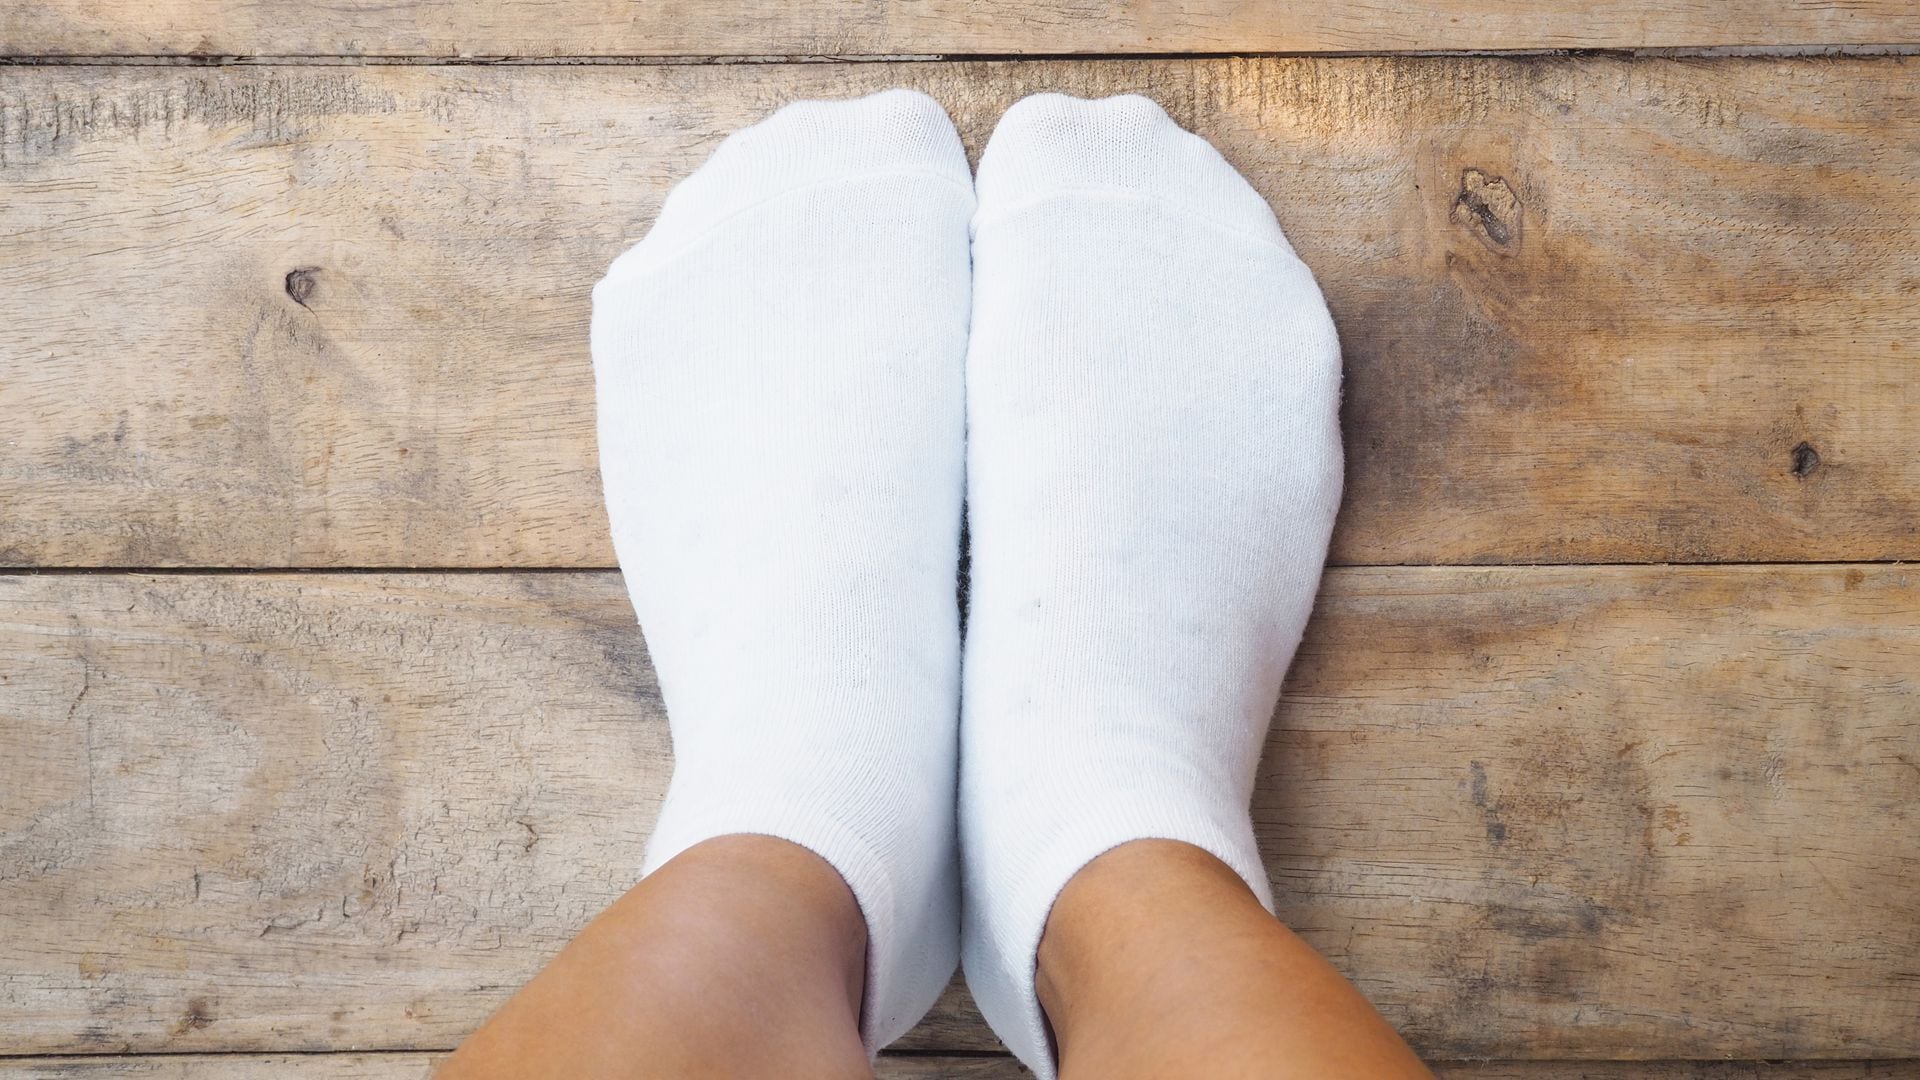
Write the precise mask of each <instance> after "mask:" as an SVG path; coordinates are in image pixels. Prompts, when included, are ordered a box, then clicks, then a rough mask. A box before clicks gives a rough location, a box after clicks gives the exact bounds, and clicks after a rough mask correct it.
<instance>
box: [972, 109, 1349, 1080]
mask: <svg viewBox="0 0 1920 1080" xmlns="http://www.w3.org/2000/svg"><path fill="white" fill-rule="evenodd" d="M975 190H976V192H977V194H978V199H979V211H978V213H977V215H976V217H975V219H974V241H973V259H974V310H973V322H972V335H971V340H970V342H969V345H968V353H967V417H968V446H967V484H968V489H967V497H968V515H969V521H970V525H971V537H972V558H973V563H972V574H971V577H972V585H971V588H972V591H971V600H970V605H969V609H968V625H967V642H966V673H965V678H964V692H963V695H962V701H963V708H964V713H963V716H962V719H961V783H960V835H961V849H962V852H963V875H962V876H963V880H964V883H965V900H964V903H963V905H962V906H963V912H964V914H963V927H962V954H963V956H964V961H965V964H966V971H967V982H968V984H969V985H970V986H971V987H972V989H973V994H974V997H975V998H976V999H977V1000H978V1001H979V1003H980V1008H981V1011H982V1012H983V1013H985V1014H986V1017H987V1019H988V1021H989V1022H991V1023H992V1025H993V1027H994V1030H995V1031H997V1032H998V1033H999V1034H1000V1037H1001V1038H1002V1039H1003V1040H1005V1041H1006V1043H1007V1045H1008V1046H1009V1047H1010V1048H1011V1049H1012V1050H1013V1051H1014V1053H1016V1054H1018V1055H1019V1056H1020V1058H1021V1060H1022V1061H1024V1062H1026V1064H1027V1065H1028V1066H1029V1067H1030V1068H1032V1069H1033V1070H1034V1071H1035V1072H1036V1073H1037V1074H1038V1075H1039V1076H1040V1077H1042V1078H1047V1077H1051V1076H1052V1075H1053V1073H1054V1062H1053V1059H1052V1057H1053V1055H1052V1051H1051V1049H1050V1048H1049V1046H1048V1041H1047V1035H1046V1028H1045V1026H1044V1024H1043V1022H1042V1018H1041V1012H1040V1007H1039V1005H1038V1003H1037V1002H1036V1000H1035V998H1034V991H1033V976H1034V953H1035V948H1036V946H1037V944H1038V942H1039V939H1040V934H1041V930H1042V928H1043V925H1044V923H1045V921H1046V918H1047V914H1048V911H1049V909H1050V908H1051V907H1052V905H1053V901H1054V898H1055V897H1056V896H1057V895H1058V894H1059V892H1060V889H1061V887H1062V886H1063V885H1065V884H1066V882H1067V880H1068V879H1069V878H1070V877H1072V876H1073V874H1074V873H1075V872H1076V871H1077V870H1079V869H1080V868H1081V867H1082V866H1084V865H1085V864H1086V863H1087V862H1088V861H1089V860H1091V859H1093V858H1094V857H1095V856H1097V855H1099V854H1101V853H1102V852H1104V851H1106V850H1108V849H1110V848H1112V847H1114V846H1116V845H1118V844H1121V843H1124V842H1126V841H1129V840H1135V839H1141V838H1149V837H1153V838H1162V839H1171V840H1183V841H1186V842H1188V843H1190V844H1194V845H1197V846H1199V847H1201V848H1204V849H1206V850H1207V851H1209V852H1212V853H1213V854H1214V855H1215V856H1217V857H1219V858H1220V859H1221V860H1222V861H1224V862H1225V863H1226V864H1227V865H1229V866H1231V867H1232V868H1233V869H1234V870H1235V871H1237V872H1238V873H1239V874H1240V875H1241V876H1242V877H1244V878H1245V879H1246V881H1247V884H1248V885H1249V886H1251V887H1252V889H1253V891H1254V892H1255V893H1256V894H1257V895H1258V896H1259V897H1260V899H1261V902H1262V903H1264V904H1267V906H1268V907H1269V908H1271V906H1272V904H1271V899H1270V894H1269V891H1268V885H1267V877H1266V873H1265V871H1264V869H1263V868H1262V865H1261V862H1260V853H1259V851H1258V850H1257V849H1256V847H1255V846H1254V837H1253V829H1252V825H1251V823H1250V822H1249V820H1248V816H1247V806H1248V801H1249V798H1250V797H1251V794H1252V791H1253V781H1254V771H1255V767H1256V765H1257V764H1258V760H1259V755H1260V747H1261V743H1262V741H1263V739H1264V736H1265V732H1266V730H1267V725H1268V721H1269V720H1270V718H1271V716H1272V712H1273V707H1274V702H1275V699H1276V698H1277V697H1278V695H1279V690H1280V681H1281V677H1282V676H1283V675H1284V674H1285V672H1286V668H1287V664H1288V662H1289V660H1290V659H1291V658H1292V655H1293V650H1294V647H1295V646H1296V645H1297V644H1298V643H1299V640H1300V633H1301V629H1302V627H1303V626H1304V624H1305V623H1306V620H1307V615H1308V613H1309V611H1310V610H1311V608H1312V606H1313V596H1314V591H1315V589H1316V587H1317V585H1318V582H1319V578H1320V569H1321V564H1322V563H1323V562H1324V560H1325V558H1326V550H1327V537H1328V534H1329V533H1330V532H1331V530H1332V527H1333V518H1334V512H1335V510H1336V509H1337V508H1338V506H1339V501H1340V475H1341V451H1340V429H1339V415H1338V413H1339V397H1340V350H1339V345H1338V343H1337V342H1336V340H1335V337H1334V329H1333V322H1332V319H1331V318H1330V317H1329V315H1328V313H1327V308H1326V304H1325V303H1324V302H1323V301H1322V299H1321V296H1320V290H1319V288H1318V287H1317V286H1316V285H1315V284H1314V280H1313V276H1312V274H1310V273H1309V272H1308V270H1307V268H1306V267H1305V266H1304V265H1303V264H1302V263H1301V262H1300V260H1299V259H1298V258H1296V257H1295V255H1294V253H1293V250H1292V248H1291V247H1290V246H1289V245H1288V244H1287V241H1286V239H1285V238H1284V237H1283V236H1282V235H1281V232H1280V227H1279V226H1278V225H1277V224H1276V223H1275V222H1274V218H1273V213H1272V211H1270V210H1269V209H1268V208H1267V205H1266V203H1265V201H1264V200H1262V199H1261V197H1260V196H1259V194H1257V193H1256V192H1255V191H1254V190H1253V189H1252V188H1251V187H1249V186H1248V185H1247V183H1246V181H1245V180H1244V179H1242V178H1241V177H1240V175H1239V174H1238V173H1237V172H1235V171H1234V170H1233V167H1232V166H1230V165H1228V164H1227V163H1226V161H1225V160H1224V159H1222V158H1221V157H1220V155H1219V154H1218V153H1217V152H1215V150H1214V149H1213V147H1211V146H1209V145H1208V144H1207V143H1206V142H1205V141H1204V140H1202V139H1200V138H1198V137H1196V136H1194V135H1191V134H1188V133H1187V132H1185V131H1182V130H1181V129H1180V128H1179V126H1178V125H1176V124H1174V123H1173V121H1172V120H1170V119H1168V118H1167V116H1166V114H1165V113H1163V112H1161V111H1160V109H1159V107H1157V106H1156V105H1154V104H1153V103H1152V102H1150V101H1147V100H1146V99H1145V98H1141V97H1118V98H1109V99H1107V100H1105V101H1092V102H1089V101H1081V100H1078V99H1075V98H1069V97H1063V96H1060V95H1057V94H1044V95H1040V96H1038V97H1030V98H1027V99H1026V100H1024V101H1022V102H1020V103H1019V104H1017V105H1015V106H1014V107H1013V108H1012V109H1010V110H1008V112H1007V114H1006V116H1005V117H1004V118H1003V119H1002V120H1001V121H1000V126H999V128H998V130H996V131H995V132H994V134H993V138H992V140H991V141H990V142H989V143H988V145H987V149H986V152H985V154H984V155H983V156H982V158H981V162H980V169H979V176H978V179H977V180H976V183H975Z"/></svg>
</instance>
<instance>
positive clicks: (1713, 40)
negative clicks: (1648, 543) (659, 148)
mask: <svg viewBox="0 0 1920 1080" xmlns="http://www.w3.org/2000/svg"><path fill="white" fill-rule="evenodd" d="M1916 41H1920V13H1917V12H1916V11H1915V10H1914V8H1913V6H1912V5H1911V4H1910V3H1908V2H1906V0H1850V2H1849V3H1845V4H1835V3H1825V2H1821V0H1764V2H1758V3H1742V2H1739V0H1578V2H1570V3H1554V4H1536V3H1527V2H1524V0H1366V2H1363V3H1354V4H1341V5H1314V4H1287V3H1282V2H1280V0H1257V2H1254V3H1247V2H1235V0H1197V2H1194V0H1189V2H1186V3H1180V4H1081V3H1069V2H1063V0H1051V2H1042V3H1015V2H1012V0H986V2H971V3H963V2H960V0H940V2H934V3H925V2H922V3H913V2H906V0H890V2H886V3H860V2H856V0H797V2H789V3H782V4H750V3H745V2H742V0H723V2H717V3H711V2H703V3H682V2H675V3H649V4H623V3H618V2H616V0H559V2H543V3H531V2H528V0H510V2H506V3H494V4H462V3H457V2H455V0H408V2H404V3H393V2H390V0H347V2H340V3H330V4H326V5H314V4H309V3H299V2H296V0H157V2H154V3H148V4H140V5H129V4H121V3H114V2H111V0H12V2H10V3H9V4H8V6H7V7H6V8H5V9H3V10H0V55H15V56H86V55H102V54H109V55H160V56H223V55H262V54H264V55H272V56H301V55H305V56H314V55H321V56H424V57H461V56H475V55H478V56H525V57H550V56H674V55H694V56H724V55H735V56H737V55H762V56H872V55H889V54H931V53H959V54H995V55H1023V54H1033V53H1044V54H1072V53H1177V52H1201V53H1221V52H1319V51H1335V52H1370V51H1383V50H1440V49H1446V50H1479V49H1597V48H1612V49H1619V48H1641V47H1647V46H1716V45H1758V46H1780V45H1787V46H1804V45H1843V44H1845V45H1852V44H1892V43H1899V42H1916Z"/></svg>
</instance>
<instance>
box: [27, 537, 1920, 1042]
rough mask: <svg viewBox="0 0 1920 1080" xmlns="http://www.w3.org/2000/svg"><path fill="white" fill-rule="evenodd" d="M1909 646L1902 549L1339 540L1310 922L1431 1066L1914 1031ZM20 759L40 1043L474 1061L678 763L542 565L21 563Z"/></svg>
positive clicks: (1311, 849) (1292, 813)
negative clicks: (1535, 560) (467, 1038)
mask: <svg viewBox="0 0 1920 1080" xmlns="http://www.w3.org/2000/svg"><path fill="white" fill-rule="evenodd" d="M1916 674H1920V569H1915V568H1908V567H1898V566H1864V567H1863V566H1816V567H1724V568H1694V569H1682V568H1640V567H1618V568H1537V569H1470V568H1381V569H1350V570H1341V571H1335V572H1333V573H1332V574H1330V575H1329V577H1328V579H1327V582H1326V587H1325V589H1324V591H1323V595H1322V598H1321V603H1320V610H1319V612H1318V614H1317V616H1316V618H1315V621H1314V624H1313V626H1312V628H1311V629H1310V631H1309V634H1308V638H1307V641H1306V643H1305V644H1304V646H1303V647H1302V650H1301V653H1300V656H1299V658H1298V661H1297V663H1296V665H1295V669H1294V671H1293V673H1292V675H1291V677H1290V680H1289V683H1288V688H1287V691H1286V694H1285V697H1284V700H1283V702H1282V706H1281V708H1280V711H1279V716H1278V720H1277V722H1276V726H1275V730H1274V733H1273V734H1272V736H1271V737H1270V739H1269V741H1268V746H1267V756H1266V762H1265V765H1264V766H1263V772H1262V776H1261V782H1260V785H1259V791H1258V794H1257V796H1256V799H1255V804H1254V808H1253V814H1254V819H1255V824H1256V829H1257V832H1258V835H1259V837H1260V841H1261V845H1262V850H1263V851H1264V853H1265V856H1266V860H1267V866H1268V869H1269V873H1270V874H1271V876H1272V879H1273V882H1274V885H1275V891H1276V893H1277V895H1278V897H1279V903H1280V913H1281V915H1282V917H1283V918H1285V919H1286V920H1287V921H1288V922H1289V923H1290V924H1291V925H1293V926H1295V927H1296V928H1298V929H1299V930H1300V932H1301V933H1303V934H1304V935H1305V936H1306V937H1307V938H1308V939H1309V940H1310V941H1312V942H1313V943H1314V944H1315V945H1316V946H1317V947H1319V948H1320V949H1322V950H1323V951H1324V952H1326V954H1327V955H1328V956H1329V957H1331V958H1332V959H1333V961H1334V962H1335V963H1336V964H1338V965H1339V966H1340V967H1341V968H1343V969H1344V970H1346V971H1347V972H1349V973H1350V974H1351V975H1352V976H1353V977H1354V978H1355V979H1356V981H1357V982H1358V983H1359V984H1360V986H1361V987H1362V989H1364V990H1365V991H1366V992H1367V994H1368V995H1369V996H1370V997H1371V998H1372V999H1373V1000H1374V1001H1375V1002H1377V1003H1378V1004H1379V1005H1380V1006H1381V1008H1382V1009H1383V1010H1384V1011H1385V1012H1386V1014H1387V1015H1388V1016H1389V1017H1390V1018H1391V1019H1392V1020H1393V1021H1394V1022H1395V1023H1397V1024H1398V1025H1400V1026H1401V1027H1402V1028H1403V1030H1405V1031H1406V1033H1407V1034H1408V1036H1409V1038H1410V1039H1411V1040H1412V1041H1413V1042H1414V1044H1415V1045H1416V1046H1417V1047H1419V1048H1420V1049H1421V1050H1422V1051H1423V1052H1424V1053H1426V1054H1428V1055H1430V1056H1433V1057H1436V1058H1439V1059H1443V1060H1469V1059H1474V1058H1487V1057H1493V1056H1495V1055H1499V1056H1501V1057H1503V1058H1514V1057H1524V1058H1534V1059H1542V1060H1571V1059H1582V1058H1612V1057H1623V1056H1624V1057H1636V1058H1696V1057H1701V1058H1705V1057H1728V1058H1735V1059H1742V1060H1758V1059H1774V1058H1801V1057H1834V1058H1870V1057H1915V1056H1920V1053H1917V1052H1920V1029H1916V1026H1915V1024H1914V1022H1913V1021H1914V1017H1915V1016H1916V1015H1920V979H1916V977H1915V974H1914V968H1913V958H1914V956H1915V955H1920V905H1916V903H1915V900H1914V893H1913V889H1912V882H1913V880H1914V879H1915V875H1916V874H1917V873H1920V821H1917V820H1916V818H1920V680H1917V679H1916ZM0 761H6V762H8V763H10V764H9V768H8V772H7V783H6V784H5V785H4V787H0V924H4V925H6V926H7V927H8V928H9V932H8V933H7V934H5V935H3V936H0V972H4V973H5V977H4V978H0V1045H4V1046H6V1047H7V1048H8V1049H9V1050H11V1051H13V1052H15V1053H22V1054H26V1053H101V1052H120V1051H134V1052H160V1051H164V1052H169V1053H190V1052H209V1051H282V1052H284V1051H295V1050H334V1049H349V1048H353V1049H423V1050H430V1049H442V1048H445V1047H449V1046H451V1045H453V1044H454V1043H455V1042H457V1041H458V1040H459V1039H460V1038H461V1037H462V1036H463V1035H464V1034H466V1032H467V1031H469V1030H470V1029H471V1028H472V1027H473V1026H474V1025H476V1024H477V1023H478V1022H479V1020H480V1019H481V1018H482V1017H483V1016H485V1015H486V1014H487V1013H488V1012H489V1011H490V1010H491V1009H492V1008H493V1007H494V1006H495V1005H497V1004H498V1003H499V1002H500V1001H501V1000H503V999H504V998H505V996H506V995H507V994H509V993H510V992H511V991H512V990H513V989H514V988H515V987H516V986H518V985H519V984H520V982H521V981H522V980H524V979H525V978H527V977H528V976H529V975H530V974H531V973H532V972H533V971H534V970H535V969H536V968H537V967H538V966H539V965H540V964H541V963H542V962H544V961H545V960H546V959H547V958H548V957H549V956H550V955H552V953H554V952H555V951H557V950H558V948H559V947H560V946H561V944H562V943H563V942H564V941H565V940H567V939H568V937H569V936H570V935H571V934H572V933H573V932H574V931H576V930H577V929H578V928H579V927H580V926H581V925H582V924H584V923H585V922H586V921H587V919H588V918H590V917H591V916H592V915H593V914H594V913H596V912H597V911H598V910H599V909H600V908H601V907H602V906H603V905H605V904H606V903H608V902H609V901H611V900H612V899H613V898H614V897H616V896H617V895H619V893H620V892H621V891H622V890H623V889H624V888H626V887H627V886H628V885H629V884H630V883H631V881H632V880H633V877H634V872H635V869H636V868H637V867H638V865H639V862H640V856H641V851H642V847H643V845H644V842H645V837H646V834H647V831H648V829H649V827H650V822H651V821H652V819H653V817H654V814H655V810H656V806H657V802H658V799H659V797H660V794H661V791H662V788H663V785H664V783H665V781H666V778H667V775H668V769H669V765H668V740H667V732H666V727H665V724H664V720H663V718H662V714H661V705H660V701H659V697H658V691H657V688H656V686H655V683H654V680H653V678H652V675H651V673H650V671H649V669H648V667H647V664H646V660H645V652H644V647H643V645H642V641H641V638H640V635H639V633H638V631H637V630H636V629H635V628H634V627H633V626H632V625H631V615H630V612H629V609H628V607H627V602H626V599H625V596H624V594H623V592H622V590H621V587H620V583H619V580H618V578H617V576H615V575H611V574H551V573H548V574H421V575H394V574H341V575H327V574H292V575H218V574H212V575H208V574H192V575H158V576H131V575H125V576H123V575H24V576H22V575H16V576H11V577H0ZM906 1045H908V1046H910V1047H918V1048H927V1049H940V1050H963V1049H991V1048H993V1047H994V1046H995V1045H996V1044H995V1043H994V1042H993V1040H992V1037H991V1036H990V1035H989V1034H988V1033H987V1032H986V1031H985V1030H984V1029H983V1028H982V1027H981V1026H980V1023H979V1021H978V1018H977V1016H976V1015H975V1014H974V1012H973V1010H972V1008H971V1006H970V1005H969V1004H968V1003H967V1002H966V1001H965V999H964V997H963V996H957V995H951V994H950V995H949V996H948V998H947V999H946V1000H944V1001H943V1002H942V1003H941V1005H940V1006H939V1007H938V1008H937V1009H936V1010H935V1012H934V1014H933V1016H932V1017H930V1018H929V1020H928V1021H927V1022H926V1023H925V1024H923V1025H922V1027H921V1028H920V1029H918V1030H917V1031H916V1033H915V1034H914V1035H913V1036H912V1037H910V1039H909V1041H908V1043H907V1044H906ZM1601 1075H1611V1074H1601ZM1733 1075H1739V1074H1733Z"/></svg>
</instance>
